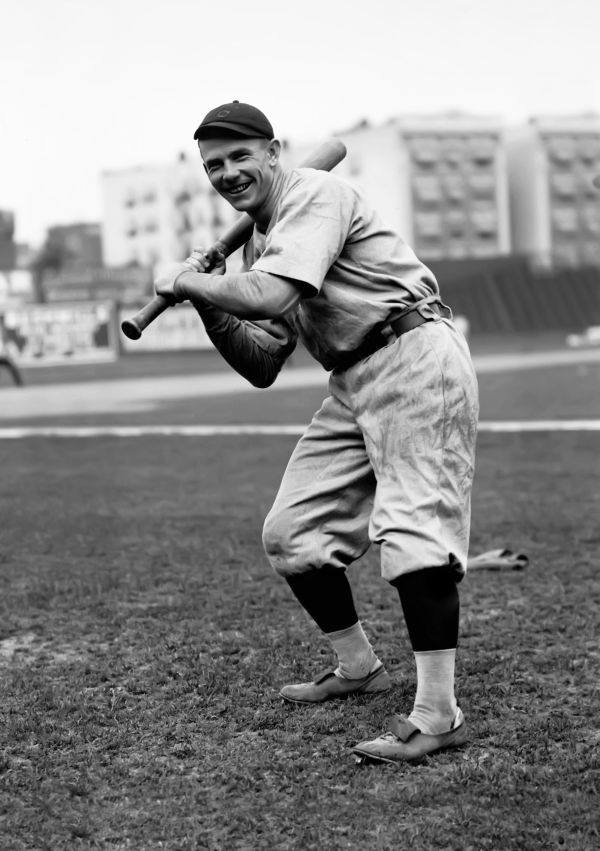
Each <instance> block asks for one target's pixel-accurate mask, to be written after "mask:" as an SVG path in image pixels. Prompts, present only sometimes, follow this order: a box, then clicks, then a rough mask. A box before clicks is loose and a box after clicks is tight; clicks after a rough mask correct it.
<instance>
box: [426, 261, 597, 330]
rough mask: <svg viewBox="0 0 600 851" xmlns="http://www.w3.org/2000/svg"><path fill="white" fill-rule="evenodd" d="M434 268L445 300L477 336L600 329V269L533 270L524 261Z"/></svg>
mask: <svg viewBox="0 0 600 851" xmlns="http://www.w3.org/2000/svg"><path fill="white" fill-rule="evenodd" d="M432 268H433V270H434V272H435V273H436V275H437V277H438V281H439V284H440V289H441V292H442V298H443V299H444V301H445V302H446V303H447V304H448V305H449V306H450V307H451V308H452V310H453V312H454V313H455V314H456V315H459V314H460V315H462V316H465V317H466V318H467V319H468V321H469V328H470V331H471V333H503V332H505V333H506V332H516V331H550V330H573V329H583V328H587V327H589V326H591V325H600V269H597V268H590V269H563V270H560V271H556V272H551V273H550V272H544V273H541V272H533V271H532V270H531V269H530V267H529V265H528V264H527V263H526V262H525V261H522V260H518V259H512V260H507V261H505V262H504V263H501V262H500V263H491V264H489V265H487V267H486V265H485V264H483V263H482V264H481V265H480V266H479V268H473V267H471V268H469V267H468V266H465V267H463V269H462V270H461V268H460V266H458V265H455V266H452V265H450V266H448V267H446V268H444V267H443V265H442V264H440V266H439V267H434V264H432Z"/></svg>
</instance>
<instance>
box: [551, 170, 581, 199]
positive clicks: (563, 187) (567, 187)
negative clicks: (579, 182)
mask: <svg viewBox="0 0 600 851" xmlns="http://www.w3.org/2000/svg"><path fill="white" fill-rule="evenodd" d="M550 186H551V188H552V192H553V193H554V195H555V196H557V197H558V198H573V197H574V196H575V195H576V194H577V186H576V183H575V175H574V174H570V173H567V174H553V175H552V177H551V178H550Z"/></svg>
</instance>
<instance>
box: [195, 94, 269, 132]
mask: <svg viewBox="0 0 600 851" xmlns="http://www.w3.org/2000/svg"><path fill="white" fill-rule="evenodd" d="M218 130H226V131H228V132H229V133H234V134H235V135H237V136H245V137H246V138H250V137H256V136H260V137H262V138H264V139H272V138H273V137H274V135H275V134H274V133H273V128H272V127H271V122H270V121H269V119H268V118H267V116H266V115H265V114H264V112H261V111H260V109H257V108H256V107H255V106H251V105H250V104H249V103H240V102H239V100H234V101H233V102H232V103H224V104H221V106H216V107H215V108H214V109H211V111H210V112H207V113H206V115H205V116H204V118H203V119H202V122H201V123H200V125H199V127H198V128H197V129H196V132H195V133H194V139H207V138H209V137H210V136H214V135H215V131H218Z"/></svg>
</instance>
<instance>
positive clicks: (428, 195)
mask: <svg viewBox="0 0 600 851" xmlns="http://www.w3.org/2000/svg"><path fill="white" fill-rule="evenodd" d="M413 190H414V193H415V198H416V199H417V200H418V201H420V202H421V203H423V204H432V203H436V202H437V201H440V200H441V198H442V191H441V187H440V183H439V181H438V179H437V177H435V176H434V175H425V174H422V175H418V176H416V177H415V178H414V180H413Z"/></svg>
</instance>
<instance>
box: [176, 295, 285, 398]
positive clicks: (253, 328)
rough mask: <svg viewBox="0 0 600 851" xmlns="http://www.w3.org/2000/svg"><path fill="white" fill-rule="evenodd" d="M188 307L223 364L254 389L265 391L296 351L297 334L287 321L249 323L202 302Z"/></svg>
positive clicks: (271, 320) (269, 320)
mask: <svg viewBox="0 0 600 851" xmlns="http://www.w3.org/2000/svg"><path fill="white" fill-rule="evenodd" d="M192 304H193V305H194V307H195V308H196V310H197V311H198V313H199V314H200V318H201V319H202V322H203V323H204V327H205V328H206V332H207V334H208V336H209V337H210V339H211V341H212V343H213V345H214V346H215V348H216V349H217V350H218V351H219V352H220V354H221V355H222V357H223V358H224V359H225V360H226V361H227V363H228V364H229V365H230V366H231V367H233V369H235V371H236V372H238V373H239V374H240V375H242V376H243V377H244V378H245V379H246V380H247V381H249V382H250V384H253V385H254V386H255V387H269V385H271V384H272V383H273V382H274V381H275V379H276V377H277V375H278V373H279V371H280V370H281V368H282V366H283V364H284V363H285V361H286V360H287V358H288V357H289V356H290V354H291V353H292V352H293V351H294V349H295V347H296V341H297V333H296V331H295V330H294V329H293V328H292V327H291V325H290V324H289V323H288V322H287V320H285V319H283V318H281V319H265V320H260V321H256V322H250V321H248V320H245V319H244V320H243V319H238V318H237V317H235V316H232V315H231V314H229V313H225V312H224V311H222V310H219V309H218V308H216V307H213V306H211V305H208V304H206V303H204V302H199V301H194V300H193V301H192Z"/></svg>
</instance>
